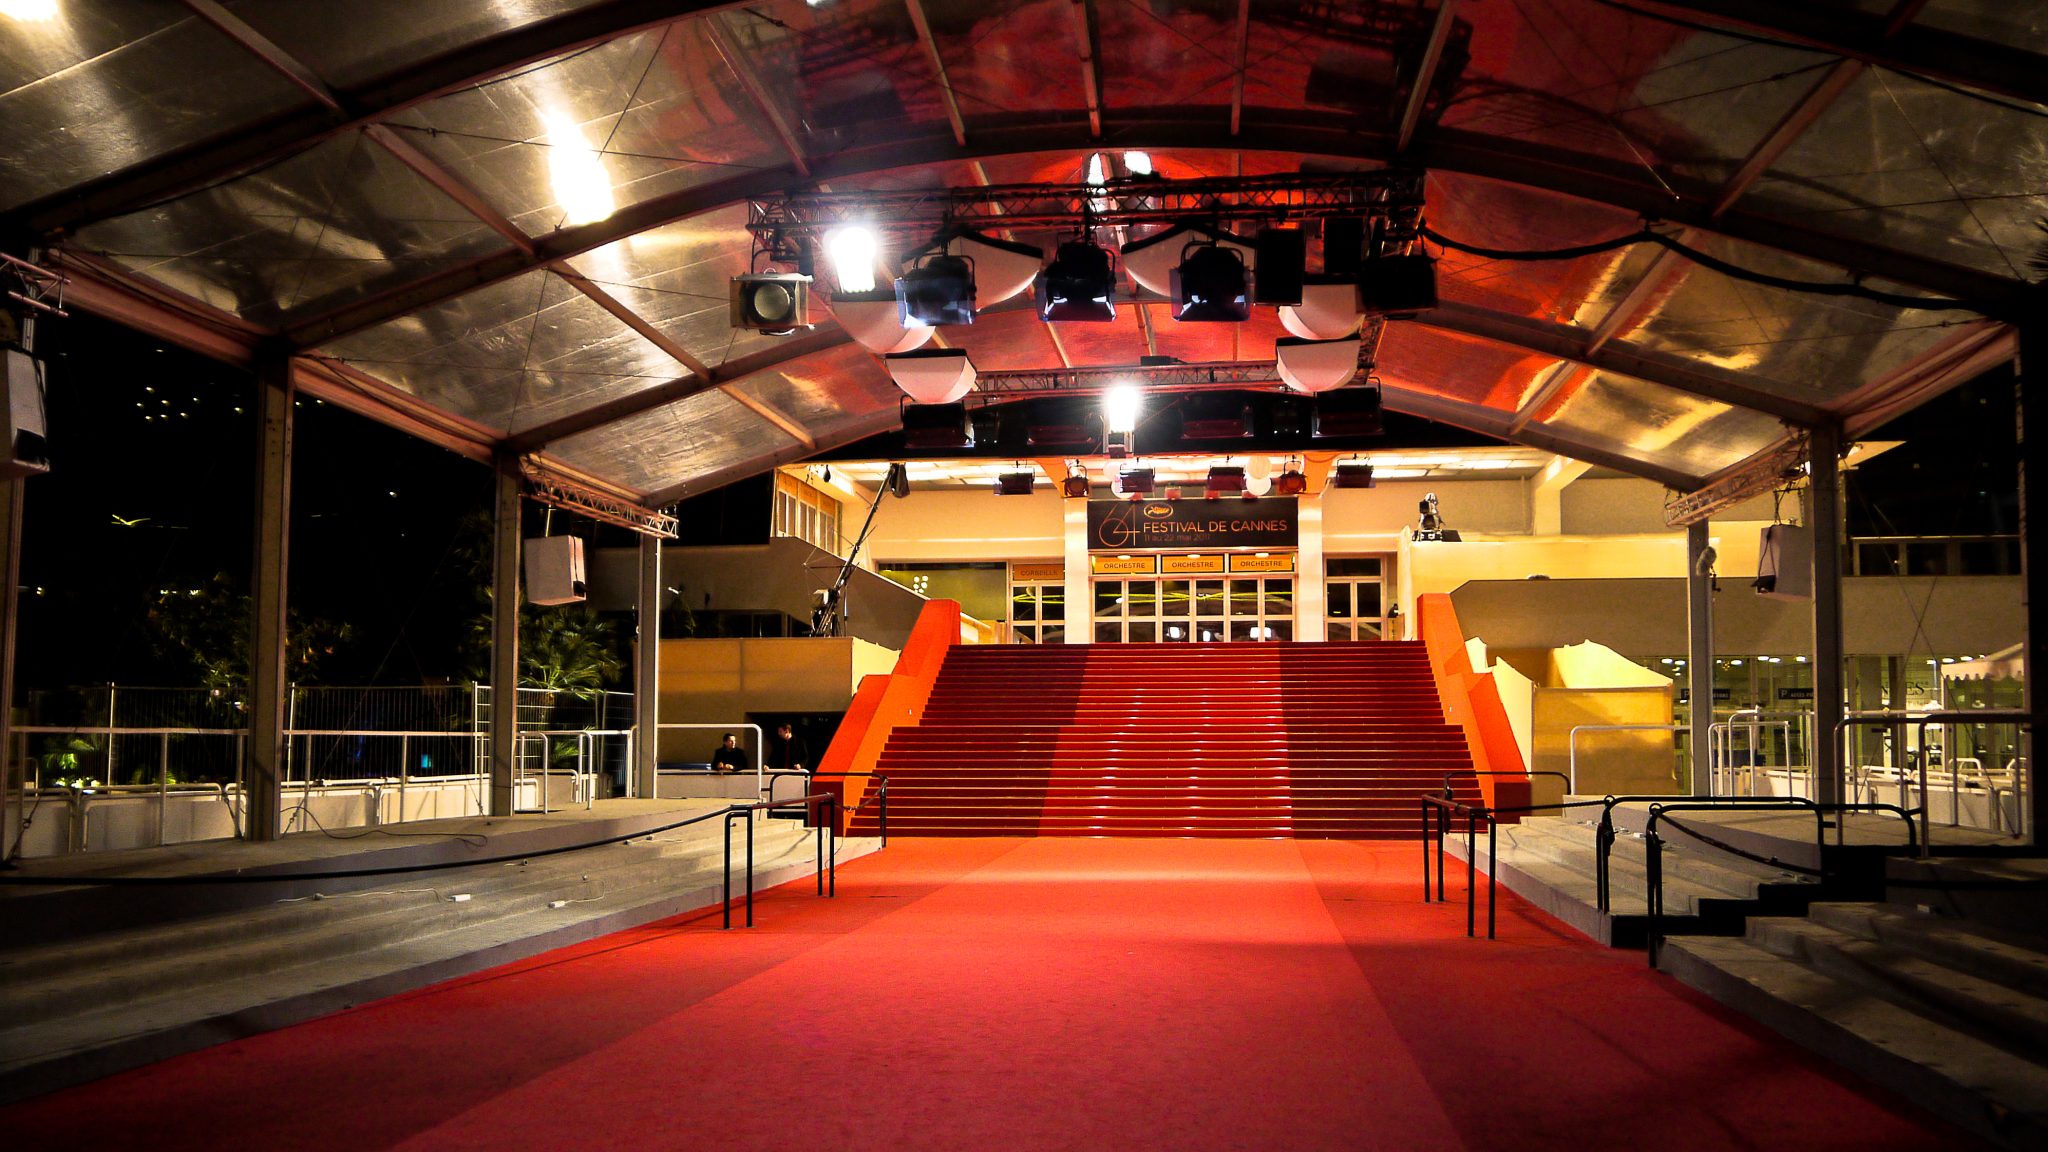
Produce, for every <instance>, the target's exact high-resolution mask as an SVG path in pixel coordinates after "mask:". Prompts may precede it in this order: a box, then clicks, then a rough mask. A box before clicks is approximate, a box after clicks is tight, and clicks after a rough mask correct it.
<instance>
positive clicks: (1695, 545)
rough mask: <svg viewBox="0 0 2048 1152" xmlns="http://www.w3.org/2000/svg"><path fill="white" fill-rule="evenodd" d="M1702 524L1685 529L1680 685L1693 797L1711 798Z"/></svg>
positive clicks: (1708, 598)
mask: <svg viewBox="0 0 2048 1152" xmlns="http://www.w3.org/2000/svg"><path fill="white" fill-rule="evenodd" d="M1709 550H1710V546H1709V545H1708V543H1707V522H1706V521H1705V520H1699V521H1695V522H1693V523H1691V524H1688V525H1686V526H1685V626H1686V627H1685V636H1686V643H1685V681H1686V699H1687V700H1688V701H1689V702H1690V703H1689V705H1688V706H1689V707H1690V708H1691V712H1690V713H1689V715H1688V718H1689V720H1690V722H1691V723H1690V731H1691V747H1690V748H1689V749H1688V751H1689V752H1690V756H1689V759H1690V761H1691V764H1692V794H1693V795H1695V796H1711V795H1713V794H1714V781H1713V769H1712V760H1711V756H1712V753H1713V748H1712V747H1711V745H1712V740H1711V739H1710V737H1709V729H1711V728H1712V727H1713V724H1714V579H1713V567H1714V565H1713V562H1712V561H1711V560H1709V559H1708V558H1707V553H1708V551H1709Z"/></svg>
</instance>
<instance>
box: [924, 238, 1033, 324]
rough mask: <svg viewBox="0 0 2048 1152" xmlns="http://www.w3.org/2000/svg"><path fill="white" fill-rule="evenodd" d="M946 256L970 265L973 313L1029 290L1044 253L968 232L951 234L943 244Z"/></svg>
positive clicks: (1023, 245)
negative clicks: (962, 259) (972, 286)
mask: <svg viewBox="0 0 2048 1152" xmlns="http://www.w3.org/2000/svg"><path fill="white" fill-rule="evenodd" d="M946 252H947V253H948V254H949V255H953V256H961V257H965V258H966V259H967V260H969V261H970V262H972V263H973V265H974V309H975V311H977V312H980V311H983V310H985V309H987V308H989V307H991V306H993V305H996V304H1001V303H1002V302H1003V301H1005V300H1008V299H1009V298H1010V297H1012V296H1015V295H1017V294H1018V293H1020V292H1022V291H1024V290H1025V289H1026V288H1029V287H1031V281H1032V279H1033V278H1034V277H1036V276H1037V275H1038V270H1039V268H1040V267H1041V266H1043V265H1044V263H1045V251H1044V250H1043V249H1041V248H1039V247H1038V246H1037V245H1036V244H1019V243H1017V242H1015V241H1011V240H1002V239H998V238H997V237H994V236H984V235H982V234H981V233H979V232H976V231H974V230H973V229H971V228H961V229H958V230H956V231H954V232H953V233H952V234H951V236H950V238H949V239H947V240H946Z"/></svg>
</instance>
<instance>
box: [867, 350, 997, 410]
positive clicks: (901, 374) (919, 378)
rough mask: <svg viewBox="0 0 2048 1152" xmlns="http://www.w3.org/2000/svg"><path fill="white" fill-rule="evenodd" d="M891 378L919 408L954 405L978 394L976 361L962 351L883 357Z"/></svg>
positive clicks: (893, 354) (933, 351)
mask: <svg viewBox="0 0 2048 1152" xmlns="http://www.w3.org/2000/svg"><path fill="white" fill-rule="evenodd" d="M882 362H883V363H884V364H885V365H887V366H888V369H889V378H890V379H891V380H894V381H895V382H896V386H897V387H898V388H901V389H903V394H904V395H906V396H908V397H910V398H911V399H912V400H915V401H917V402H918V403H919V404H951V403H953V402H954V401H956V400H958V399H960V398H961V397H962V396H965V395H967V394H968V393H969V392H971V391H973V390H974V380H975V375H976V373H975V371H974V361H972V360H970V359H968V358H967V353H966V352H964V351H962V350H960V349H958V348H920V349H917V350H916V351H912V352H895V353H891V354H890V355H887V356H884V357H882Z"/></svg>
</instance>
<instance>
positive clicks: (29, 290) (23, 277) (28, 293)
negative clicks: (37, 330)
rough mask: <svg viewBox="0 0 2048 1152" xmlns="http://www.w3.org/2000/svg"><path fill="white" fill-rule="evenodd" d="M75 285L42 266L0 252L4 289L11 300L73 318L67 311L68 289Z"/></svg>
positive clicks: (0, 269) (1, 284) (0, 275)
mask: <svg viewBox="0 0 2048 1152" xmlns="http://www.w3.org/2000/svg"><path fill="white" fill-rule="evenodd" d="M69 283H71V280H70V279H69V278H68V277H65V276H60V275H58V274H57V273H55V272H52V271H50V270H49V269H48V268H44V267H43V266H41V265H40V264H31V263H29V262H28V261H26V260H19V259H16V258H15V257H13V256H9V255H8V254H7V253H5V252H0V287H4V288H5V289H6V291H7V298H8V299H9V300H12V301H14V302H15V303H17V304H20V305H22V306H24V307H27V308H33V309H35V310H36V311H38V312H45V313H48V314H49V315H51V316H69V315H71V313H69V312H66V311H65V310H64V286H65V285H67V284H69Z"/></svg>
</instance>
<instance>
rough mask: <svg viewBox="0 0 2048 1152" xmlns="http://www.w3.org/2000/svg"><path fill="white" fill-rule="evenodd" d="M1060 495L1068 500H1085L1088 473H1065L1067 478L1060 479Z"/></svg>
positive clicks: (1086, 496)
mask: <svg viewBox="0 0 2048 1152" xmlns="http://www.w3.org/2000/svg"><path fill="white" fill-rule="evenodd" d="M1060 495H1062V496H1065V497H1066V498H1067V499H1069V500H1086V499H1087V498H1088V474H1087V473H1085V472H1069V473H1067V478H1066V479H1065V480H1062V481H1060Z"/></svg>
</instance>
